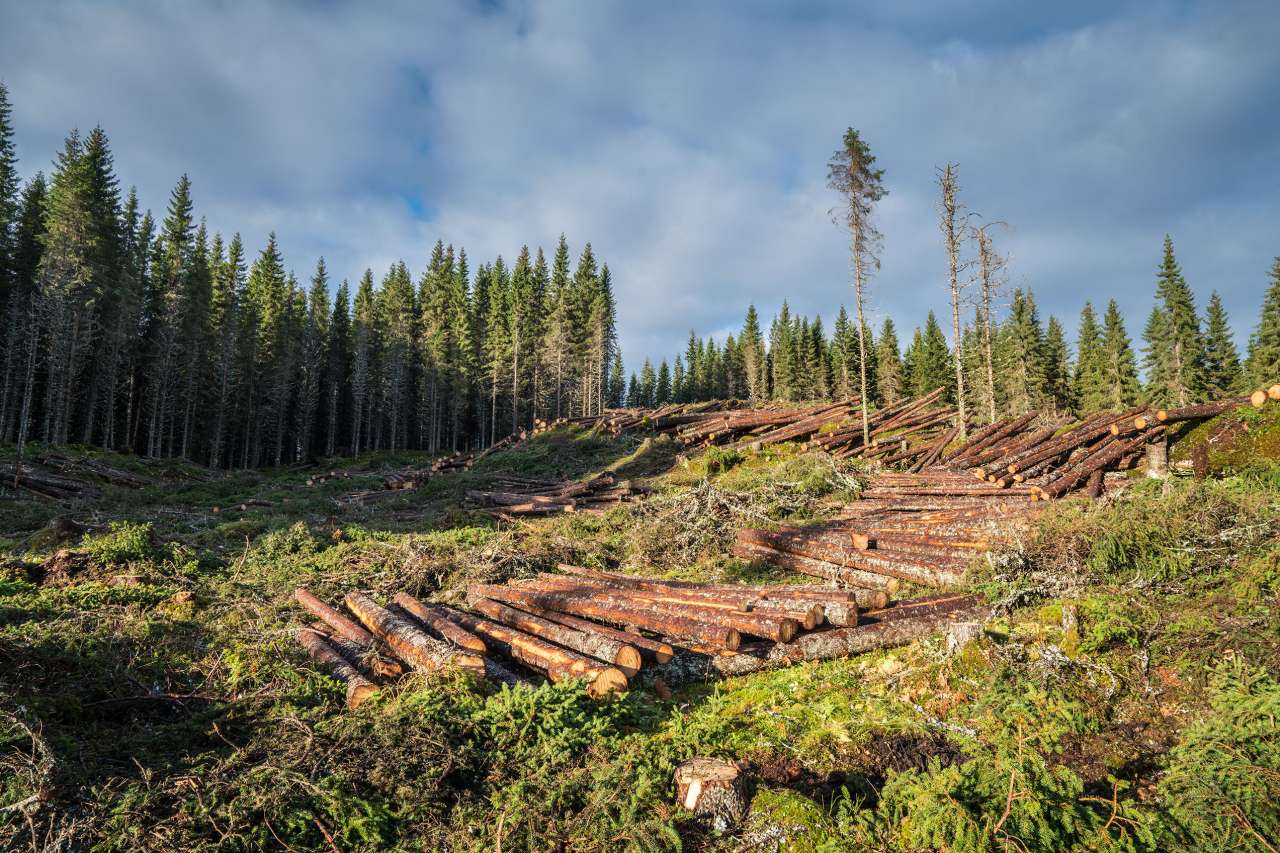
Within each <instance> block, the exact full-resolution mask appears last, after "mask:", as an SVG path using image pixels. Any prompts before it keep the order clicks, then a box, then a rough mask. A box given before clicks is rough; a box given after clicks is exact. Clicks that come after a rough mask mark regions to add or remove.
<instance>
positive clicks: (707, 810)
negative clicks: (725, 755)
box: [675, 758, 748, 832]
mask: <svg viewBox="0 0 1280 853" xmlns="http://www.w3.org/2000/svg"><path fill="white" fill-rule="evenodd" d="M745 782H746V780H745V779H744V778H743V775H742V771H741V769H739V767H738V765H737V764H734V763H732V762H729V761H721V760H719V759H716V758H691V759H690V760H688V761H686V762H684V763H683V764H681V765H680V766H679V767H677V768H676V774H675V783H676V802H678V803H679V804H680V805H681V806H682V807H683V808H684V809H686V810H687V811H690V812H693V814H694V816H695V817H697V818H699V819H700V820H702V821H703V822H705V823H707V824H708V825H709V826H710V827H711V829H713V830H714V831H716V832H726V831H728V830H730V829H732V828H733V827H734V826H737V825H738V824H739V823H741V822H742V821H743V819H744V818H745V817H746V816H747V806H748V798H747V786H746V784H745Z"/></svg>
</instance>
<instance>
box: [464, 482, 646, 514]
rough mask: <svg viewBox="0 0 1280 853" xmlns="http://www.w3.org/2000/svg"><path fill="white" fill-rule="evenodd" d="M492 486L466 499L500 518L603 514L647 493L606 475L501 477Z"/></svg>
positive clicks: (475, 491)
mask: <svg viewBox="0 0 1280 853" xmlns="http://www.w3.org/2000/svg"><path fill="white" fill-rule="evenodd" d="M493 485H494V488H493V489H492V490H490V491H480V490H476V489H473V490H471V491H468V492H467V500H469V501H471V502H472V503H474V504H477V505H478V506H481V507H485V508H486V509H485V512H488V513H489V514H490V515H494V516H497V517H500V518H501V517H507V516H517V515H554V514H556V513H561V512H589V513H602V512H604V511H605V510H606V509H607V508H608V507H610V506H612V505H614V504H617V503H622V502H626V501H633V500H637V499H638V498H640V497H643V496H644V495H646V494H648V493H649V492H650V489H649V488H648V487H646V486H639V485H635V484H633V483H632V482H631V481H630V480H622V481H618V480H615V479H614V478H613V477H612V476H610V475H608V474H605V475H603V476H600V477H594V478H592V479H590V480H582V481H573V480H570V481H560V480H533V479H528V478H525V477H500V478H498V479H497V480H495V481H494V483H493Z"/></svg>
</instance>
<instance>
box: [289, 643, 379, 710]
mask: <svg viewBox="0 0 1280 853" xmlns="http://www.w3.org/2000/svg"><path fill="white" fill-rule="evenodd" d="M296 636H297V638H298V642H299V643H300V644H301V645H302V647H303V648H304V649H306V650H307V654H308V655H310V656H311V659H312V660H313V661H315V662H316V663H318V664H320V665H321V666H323V667H324V668H325V669H326V670H327V671H328V672H329V674H330V675H332V676H333V677H334V678H336V679H337V680H339V681H341V682H342V683H343V684H345V685H346V686H347V707H348V708H358V707H359V706H360V705H361V704H362V703H363V702H364V701H365V700H367V699H370V698H372V697H373V696H375V695H376V694H377V692H378V688H377V686H376V685H374V684H373V683H372V682H370V681H369V680H368V679H366V678H365V677H364V676H363V675H361V674H360V673H359V672H357V671H356V669H355V667H353V666H351V664H349V663H347V661H346V659H345V658H343V657H342V655H340V654H338V651H337V650H336V649H335V648H334V647H333V646H331V645H329V643H328V642H327V641H326V640H325V638H324V635H323V634H320V633H319V632H316V631H312V630H311V629H310V628H299V629H298V633H297V635H296Z"/></svg>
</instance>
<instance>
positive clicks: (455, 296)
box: [0, 88, 1280, 468]
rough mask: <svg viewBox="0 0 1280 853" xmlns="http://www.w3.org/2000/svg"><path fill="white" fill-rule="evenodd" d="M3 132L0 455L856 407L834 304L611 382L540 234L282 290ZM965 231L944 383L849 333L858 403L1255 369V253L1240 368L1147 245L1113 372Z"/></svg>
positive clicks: (185, 193) (1216, 376)
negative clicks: (698, 406) (23, 156)
mask: <svg viewBox="0 0 1280 853" xmlns="http://www.w3.org/2000/svg"><path fill="white" fill-rule="evenodd" d="M12 136H13V128H12V120H11V107H10V104H9V100H8V93H7V91H6V90H4V89H3V88H0V241H2V242H0V312H2V313H0V317H2V318H3V324H4V325H3V338H4V348H3V350H4V351H3V357H2V363H0V371H2V381H0V440H3V441H7V442H16V443H17V444H18V446H19V447H22V446H24V445H25V444H26V443H27V442H30V441H39V442H43V443H47V444H61V443H67V442H77V443H80V444H86V445H94V446H98V447H103V448H107V449H112V450H127V451H131V452H134V453H137V454H140V455H146V456H152V457H180V458H185V459H190V460H193V461H197V462H201V463H203V464H207V465H211V466H215V467H241V468H248V467H254V466H261V465H280V464H283V463H289V462H294V461H298V460H304V459H312V458H316V457H319V456H334V455H351V454H355V453H358V452H361V451H367V450H380V449H421V450H427V451H432V452H436V451H456V450H461V449H473V448H478V447H485V446H488V445H489V444H491V443H493V442H494V441H496V440H498V439H499V438H501V437H503V436H505V435H508V434H511V433H514V432H518V431H520V430H521V429H526V428H529V427H531V426H532V425H533V424H534V422H535V421H538V420H552V419H557V418H561V417H572V416H585V415H593V414H597V413H599V412H600V411H602V410H604V409H605V408H609V407H616V406H622V405H629V406H650V405H661V404H664V403H668V402H693V401H700V400H708V399H722V398H741V399H748V400H751V401H753V402H756V403H759V402H762V401H766V400H778V401H799V400H815V399H824V398H831V397H848V396H852V395H854V394H857V393H858V392H859V389H860V387H861V386H860V384H859V382H860V379H861V376H860V370H859V368H860V365H859V349H858V346H859V335H858V331H859V330H858V328H857V323H856V321H855V320H852V319H851V318H850V316H849V313H848V312H847V311H846V310H845V308H844V307H840V308H839V311H838V313H837V315H836V318H835V322H834V324H833V325H832V326H831V329H830V332H829V333H828V331H827V329H826V327H825V326H824V324H823V321H822V318H821V317H814V318H812V319H810V318H807V317H800V316H795V315H793V314H792V313H791V311H790V309H789V307H788V306H787V304H786V302H785V301H784V302H783V304H782V307H781V310H780V311H779V312H778V314H777V315H776V316H775V317H774V318H773V320H772V321H771V322H770V324H769V327H768V329H767V332H766V330H765V329H764V327H763V326H762V323H761V319H760V317H759V315H758V314H757V312H756V310H755V308H754V306H751V307H749V308H748V309H747V314H746V319H745V322H744V324H743V327H742V330H741V332H740V333H739V335H738V336H737V338H734V337H733V336H729V337H728V338H726V339H725V340H724V341H723V343H717V342H716V341H715V340H712V339H710V338H708V339H699V338H698V337H697V336H696V335H695V334H693V333H690V337H689V343H688V347H687V349H686V350H685V352H684V353H681V354H677V355H675V357H674V359H673V360H672V361H671V362H668V361H667V360H665V359H664V360H663V361H662V362H661V364H659V365H658V366H657V367H656V368H655V367H654V366H653V365H652V364H651V363H650V362H649V361H648V360H647V359H646V360H645V362H644V364H643V366H641V367H640V368H639V369H638V370H634V369H633V370H632V372H631V373H630V378H629V380H628V379H625V378H624V377H625V375H626V374H625V371H624V367H623V360H622V354H621V352H620V351H619V348H618V342H617V331H616V329H617V316H616V308H615V302H614V296H613V284H612V279H611V273H610V270H609V266H608V264H607V263H604V262H602V261H601V260H600V259H598V258H597V257H596V256H595V254H594V252H593V251H592V248H591V244H590V243H589V242H588V243H585V244H584V245H583V246H582V248H581V250H580V252H578V254H577V256H576V258H575V257H574V256H573V254H572V253H571V250H570V246H569V243H568V242H567V241H566V239H565V238H564V236H563V235H562V236H561V238H560V241H559V243H558V245H556V246H555V247H554V249H553V250H552V252H551V256H550V257H548V256H547V254H546V252H544V250H543V248H542V247H539V248H537V249H536V250H530V248H529V247H528V246H523V247H521V248H520V249H519V250H518V251H517V252H515V254H514V260H510V259H504V258H503V257H502V256H499V257H496V258H493V259H492V260H488V259H486V260H482V261H480V262H476V260H475V259H470V258H468V256H467V253H466V250H465V248H463V247H456V248H455V247H454V246H452V245H445V244H444V243H443V242H437V243H436V245H435V246H434V248H432V249H431V250H430V253H429V257H427V258H426V259H425V264H424V266H423V268H422V269H420V270H413V269H411V267H410V265H409V264H408V263H406V262H404V261H401V262H398V263H396V264H395V265H393V266H392V267H391V268H390V269H388V270H385V271H379V272H377V273H375V271H373V270H368V269H366V270H364V271H363V273H361V274H360V275H359V276H358V277H357V278H356V279H355V280H354V283H352V281H350V280H348V279H345V278H344V279H342V280H341V281H339V280H337V276H336V275H335V274H333V273H331V272H330V270H329V269H328V268H327V267H326V265H325V261H324V258H318V259H316V261H315V263H314V266H310V267H309V268H308V269H309V270H310V271H309V272H305V273H303V275H302V277H301V278H300V277H299V274H298V273H297V272H296V271H295V270H294V268H293V267H292V265H291V264H290V263H289V262H288V261H287V260H286V259H285V257H284V255H283V252H282V250H281V247H280V246H279V245H278V244H277V242H276V239H275V236H274V234H271V235H267V236H266V238H265V243H264V244H261V245H260V246H258V247H255V246H252V245H250V246H246V245H245V241H244V238H243V237H242V235H240V234H238V233H236V234H230V235H223V234H219V233H210V232H209V230H208V228H207V227H206V225H205V223H204V221H203V220H202V219H201V218H200V217H199V214H198V210H197V207H196V191H195V190H194V189H193V187H192V185H191V183H190V181H189V180H188V179H187V178H186V176H182V177H180V178H179V179H178V181H177V184H176V186H175V187H174V188H173V191H172V192H171V194H170V196H169V199H168V201H167V204H166V205H165V207H164V210H163V211H162V212H161V213H159V214H155V213H153V212H152V211H151V210H149V209H146V207H145V205H144V202H143V201H142V200H140V199H139V198H138V195H137V193H136V191H134V190H128V191H124V190H122V181H121V178H120V177H119V176H118V175H117V174H116V172H115V168H114V165H113V158H112V153H111V147H110V142H109V140H108V138H107V134H106V132H105V131H104V130H103V129H102V128H100V127H98V128H94V129H93V130H92V131H90V132H89V133H88V134H87V135H83V136H82V135H81V134H80V133H79V132H77V131H72V132H71V133H70V134H69V135H68V136H67V138H66V141H65V143H64V145H63V149H62V150H61V151H60V152H58V154H57V157H56V159H55V161H54V164H53V167H52V170H51V172H50V174H49V176H48V177H46V176H45V175H44V174H43V173H39V172H37V173H36V174H35V176H34V177H32V178H31V179H30V180H29V181H27V182H26V183H25V184H24V185H21V186H20V185H19V179H18V164H17V159H16V155H15V152H14V148H13V143H12ZM972 236H973V237H974V242H975V243H976V244H977V246H978V249H979V251H980V255H981V261H982V263H981V272H980V274H979V275H976V276H975V278H976V279H977V282H976V283H979V284H981V287H982V292H983V293H984V294H987V298H986V299H984V300H982V301H976V304H975V306H974V311H973V316H972V318H971V319H970V322H968V323H966V324H965V325H964V326H963V328H962V330H961V333H960V342H961V345H960V347H959V354H958V357H959V361H960V365H959V370H958V371H957V369H956V364H955V360H956V353H955V351H954V350H953V349H952V346H951V344H949V342H948V339H947V334H946V332H945V331H944V328H943V325H942V324H941V323H940V322H939V320H938V318H937V316H935V314H934V312H932V311H930V312H929V313H928V315H927V317H926V318H924V322H923V323H922V324H919V325H916V326H915V328H914V329H913V330H912V332H911V334H910V335H909V336H906V335H904V334H903V333H901V332H900V331H899V330H898V329H897V328H896V327H895V325H894V322H893V320H892V319H890V318H886V319H884V321H883V323H882V324H881V325H880V326H879V327H878V328H876V329H871V328H869V327H865V328H863V329H862V333H863V342H864V344H865V346H866V351H867V353H868V358H867V359H866V381H867V389H868V395H869V396H870V397H871V398H872V400H873V401H874V402H875V403H878V404H880V405H886V404H891V403H894V402H896V401H898V400H900V399H902V398H904V397H911V396H918V395H920V394H922V393H926V392H927V391H928V390H931V389H933V388H936V387H942V388H944V389H945V398H946V399H947V400H948V401H949V402H953V403H954V402H958V398H959V397H960V396H961V395H959V394H957V388H960V387H963V388H964V394H963V397H964V398H965V403H966V404H967V407H968V409H969V411H972V412H974V413H976V415H977V419H978V421H979V422H988V423H989V422H991V421H992V420H994V419H995V417H996V416H997V413H998V412H1015V413H1021V412H1025V411H1029V410H1031V409H1045V410H1052V411H1068V410H1073V411H1092V410H1095V409H1098V408H1103V407H1107V406H1113V407H1114V406H1127V405H1131V404H1133V403H1136V402H1138V401H1140V400H1141V401H1143V402H1149V403H1151V404H1153V405H1165V404H1170V405H1186V404H1187V403H1188V402H1192V401H1199V400H1204V399H1211V398H1215V397H1221V396H1223V395H1225V394H1229V393H1234V392H1236V391H1239V390H1240V389H1242V388H1244V387H1245V386H1246V385H1248V384H1249V382H1250V381H1253V382H1261V381H1264V380H1265V379H1266V378H1267V377H1270V376H1274V375H1276V374H1277V373H1278V372H1280V370H1278V368H1280V258H1278V259H1277V260H1276V264H1275V266H1274V267H1273V269H1272V270H1271V271H1270V285H1269V288H1268V290H1267V293H1266V296H1265V298H1264V302H1263V305H1262V306H1261V313H1260V315H1259V318H1258V320H1257V325H1256V331H1255V333H1254V334H1253V335H1252V337H1251V339H1250V341H1249V346H1248V350H1247V357H1246V358H1245V359H1243V360H1242V359H1241V356H1240V354H1239V351H1238V349H1237V347H1236V345H1235V342H1234V340H1233V337H1232V332H1231V327H1230V324H1229V321H1228V318H1227V315H1226V312H1225V310H1224V308H1223V306H1222V302H1221V300H1220V299H1219V298H1218V295H1217V293H1216V292H1215V293H1213V294H1211V296H1210V298H1209V299H1208V301H1207V303H1206V304H1205V309H1204V312H1203V314H1201V313H1200V312H1199V310H1198V308H1197V305H1196V297H1195V294H1194V292H1193V290H1192V288H1191V286H1190V285H1189V284H1188V282H1187V281H1186V280H1185V279H1184V277H1183V275H1182V273H1181V270H1180V268H1179V266H1178V262H1177V260H1176V258H1175V256H1174V249H1173V243H1172V241H1171V240H1170V239H1168V238H1166V239H1165V244H1164V250H1163V256H1162V257H1161V259H1160V263H1159V266H1158V270H1157V275H1156V286H1155V302H1154V306H1153V308H1152V312H1151V315H1150V317H1149V319H1148V320H1147V323H1146V326H1145V328H1144V329H1143V332H1142V340H1141V344H1140V349H1139V351H1138V352H1135V345H1134V344H1133V343H1132V341H1131V338H1130V333H1129V331H1128V329H1127V328H1126V324H1125V321H1124V318H1123V317H1122V316H1121V314H1120V310H1119V308H1118V306H1117V305H1116V303H1115V302H1114V301H1112V302H1110V303H1109V304H1108V305H1107V306H1106V308H1105V310H1101V309H1095V307H1094V306H1093V305H1092V304H1087V303H1086V304H1085V305H1084V306H1083V308H1082V310H1081V313H1080V320H1079V332H1078V336H1077V339H1076V341H1075V346H1074V348H1073V347H1072V346H1071V345H1070V344H1069V342H1068V341H1067V339H1066V334H1065V332H1064V328H1063V324H1062V322H1061V321H1060V320H1059V319H1058V318H1056V317H1049V318H1048V321H1047V323H1046V322H1044V321H1042V319H1041V316H1040V313H1039V311H1038V310H1037V308H1036V303H1035V296H1034V294H1033V293H1032V292H1031V291H1029V290H1022V289H1015V290H1013V291H1012V293H1011V294H1008V296H1007V298H1005V297H1004V296H1001V295H996V297H995V299H993V298H991V296H992V295H993V294H998V293H999V291H1000V290H1001V286H1002V283H1003V281H1002V277H1001V276H1002V270H1003V266H1004V260H1003V259H1002V258H1001V257H1000V256H999V254H998V253H997V251H996V249H995V248H994V247H993V242H992V238H991V236H990V235H989V234H987V233H986V232H985V231H984V232H981V233H978V232H975V233H974V234H973V235H972ZM1005 303H1007V304H1005ZM1099 314H1101V317H1100V316H1099ZM904 343H905V349H904V348H903V344H904ZM1073 350H1074V354H1073ZM1140 367H1141V373H1140V372H1139V368H1140ZM958 375H959V377H960V379H962V380H964V381H963V384H961V383H960V382H958V381H957V376H958ZM966 377H967V379H966ZM1142 377H1145V381H1143V379H1142Z"/></svg>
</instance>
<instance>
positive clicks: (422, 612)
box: [392, 592, 488, 654]
mask: <svg viewBox="0 0 1280 853" xmlns="http://www.w3.org/2000/svg"><path fill="white" fill-rule="evenodd" d="M392 600H393V601H394V602H395V603H396V604H398V605H400V606H401V607H403V608H404V609H405V610H406V611H408V612H409V614H410V615H411V616H413V617H414V618H415V619H417V620H418V621H419V622H421V623H422V624H424V625H426V626H427V627H428V628H430V629H431V630H432V631H434V632H435V633H436V634H437V635H438V636H439V637H440V639H442V640H444V641H446V642H449V643H453V644H454V645H455V646H458V647H459V648H463V649H467V650H468V651H472V652H477V653H479V654H484V653H485V652H487V651H488V649H487V648H485V644H484V640H482V639H480V638H479V637H477V636H476V635H475V634H472V633H471V632H470V631H467V630H466V629H465V628H463V627H462V626H461V625H459V624H458V623H457V622H455V621H453V614H454V611H453V610H451V609H449V608H448V607H441V606H440V605H438V604H427V603H426V602H423V601H419V600H418V599H416V598H414V597H413V596H412V595H409V594H408V593H404V592H398V593H396V597H395V598H394V599H392Z"/></svg>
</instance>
